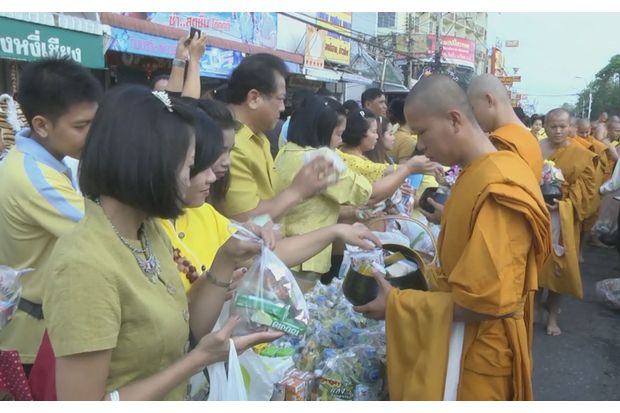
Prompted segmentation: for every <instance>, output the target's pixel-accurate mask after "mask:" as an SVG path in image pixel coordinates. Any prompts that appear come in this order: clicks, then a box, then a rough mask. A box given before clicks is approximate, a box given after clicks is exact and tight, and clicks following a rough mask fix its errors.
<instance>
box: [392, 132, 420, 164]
mask: <svg viewBox="0 0 620 413" xmlns="http://www.w3.org/2000/svg"><path fill="white" fill-rule="evenodd" d="M417 144H418V135H415V134H413V133H411V131H410V130H409V128H407V126H400V127H399V128H398V129H397V130H396V132H395V133H394V147H393V148H392V149H391V150H390V151H388V155H390V157H391V158H392V159H394V162H400V160H401V159H403V158H411V157H412V156H413V152H415V147H416V145H417Z"/></svg>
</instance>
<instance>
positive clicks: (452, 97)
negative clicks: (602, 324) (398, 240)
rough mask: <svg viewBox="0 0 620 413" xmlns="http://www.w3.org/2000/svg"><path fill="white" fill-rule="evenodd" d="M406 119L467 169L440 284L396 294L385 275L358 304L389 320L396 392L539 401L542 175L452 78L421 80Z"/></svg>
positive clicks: (455, 194)
mask: <svg viewBox="0 0 620 413" xmlns="http://www.w3.org/2000/svg"><path fill="white" fill-rule="evenodd" d="M405 115H406V118H407V122H408V125H409V127H410V128H411V129H412V130H413V131H415V132H416V133H417V134H418V137H419V139H420V142H422V144H423V146H424V147H425V154H426V155H427V156H428V157H430V158H431V159H434V160H436V161H438V162H440V163H442V164H444V165H460V166H462V168H463V170H462V172H461V174H460V176H459V178H458V181H457V182H456V184H455V185H454V186H453V188H452V194H451V195H450V198H449V199H448V201H447V204H446V208H445V211H444V215H443V217H442V222H441V234H440V237H439V245H438V254H439V261H440V263H441V268H440V269H437V271H436V273H435V274H434V275H432V276H430V277H429V279H428V283H429V287H430V291H416V290H399V289H395V288H392V287H391V286H390V284H389V283H388V282H387V281H386V280H385V278H383V277H382V276H381V275H380V274H379V273H376V274H375V279H376V280H377V282H378V283H379V284H380V289H379V294H378V296H377V298H376V299H375V300H373V301H371V302H370V303H368V304H366V305H364V306H360V307H356V308H355V309H356V311H359V312H361V313H363V314H365V315H366V316H367V317H370V318H377V319H383V318H385V320H386V339H387V375H388V384H389V394H390V398H391V399H393V400H442V399H447V400H452V399H459V400H531V399H532V397H533V396H532V383H531V368H532V364H531V362H532V361H531V340H530V337H529V336H528V331H530V330H529V326H528V324H530V323H531V321H530V320H531V318H530V312H531V306H530V305H529V303H528V297H530V296H531V295H532V292H533V291H534V290H535V289H536V287H537V273H538V270H539V268H540V267H541V266H542V264H543V262H544V260H545V258H546V256H547V255H548V254H549V250H550V231H551V229H550V223H549V213H548V211H547V208H546V207H545V204H544V201H543V198H542V194H541V192H540V187H539V182H538V180H537V179H536V178H535V177H534V174H533V173H531V171H530V167H529V166H528V165H527V164H526V163H525V162H524V161H523V159H521V158H520V157H519V156H517V155H516V154H514V153H512V152H509V151H497V150H496V149H495V147H494V146H493V145H492V144H491V142H490V141H489V139H488V137H487V136H486V134H485V133H484V132H483V131H482V130H481V129H480V126H479V125H478V123H477V121H476V118H475V116H474V114H473V112H472V110H471V107H470V106H469V104H468V101H467V96H466V95H465V93H463V91H462V90H461V89H460V87H459V86H458V84H457V83H456V82H454V81H453V80H452V79H450V78H449V77H446V76H442V75H432V76H430V77H426V78H424V79H422V80H420V81H419V82H418V83H416V85H415V86H414V87H413V89H412V90H411V92H410V93H409V96H408V97H407V101H406V104H405ZM459 331H461V332H462V333H463V334H462V335H461V337H462V341H460V343H461V344H460V345H459V342H458V341H457V340H453V339H454V338H455V337H458V335H459V334H458V332H459ZM453 344H455V345H453ZM455 355H456V356H455ZM455 360H456V363H455Z"/></svg>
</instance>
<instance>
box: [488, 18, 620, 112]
mask: <svg viewBox="0 0 620 413" xmlns="http://www.w3.org/2000/svg"><path fill="white" fill-rule="evenodd" d="M619 26H620V13H619V12H607V13H586V12H577V13H557V12H555V13H536V12H532V13H509V12H502V13H489V20H488V28H487V39H488V44H489V46H492V45H494V44H495V42H496V40H497V39H499V40H501V41H502V43H504V41H506V40H519V47H516V48H506V47H502V51H503V53H504V57H505V66H506V71H507V72H508V73H509V74H510V75H512V74H513V71H512V68H514V67H516V68H519V71H518V73H517V74H518V75H521V79H522V80H521V83H515V84H514V86H513V88H512V90H514V91H518V92H519V93H523V94H527V95H528V102H530V103H534V104H535V108H536V113H545V112H547V111H548V110H550V109H553V108H555V107H558V106H561V105H562V103H564V102H568V103H573V104H574V103H576V101H577V96H570V94H573V95H574V94H576V93H578V92H579V91H581V90H583V89H584V88H585V84H586V83H589V82H590V81H591V80H593V79H594V76H595V75H596V73H597V72H598V71H599V70H600V69H602V68H603V67H604V66H605V65H607V63H609V60H610V58H611V57H612V56H613V55H615V54H620V36H618V34H619V33H620V31H619V30H618V27H619ZM577 76H580V77H582V78H584V79H585V81H584V80H582V79H577V78H576V77H577ZM553 95H568V96H553Z"/></svg>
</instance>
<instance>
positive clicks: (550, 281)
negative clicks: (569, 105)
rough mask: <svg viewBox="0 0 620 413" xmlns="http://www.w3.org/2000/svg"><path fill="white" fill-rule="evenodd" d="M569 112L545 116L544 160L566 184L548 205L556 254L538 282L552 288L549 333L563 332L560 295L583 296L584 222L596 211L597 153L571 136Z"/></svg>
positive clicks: (545, 267)
mask: <svg viewBox="0 0 620 413" xmlns="http://www.w3.org/2000/svg"><path fill="white" fill-rule="evenodd" d="M569 127H570V114H569V113H568V112H567V111H566V110H564V109H559V108H558V109H553V110H552V111H550V112H549V113H548V114H547V116H546V117H545V130H546V131H547V136H548V138H547V139H544V140H542V141H540V148H541V150H542V153H543V156H544V158H545V159H549V160H551V161H553V162H555V166H556V167H557V168H559V169H560V170H561V171H562V174H563V175H564V179H565V184H564V187H563V188H562V192H563V195H564V196H563V199H562V200H561V201H556V204H555V205H547V207H548V208H549V211H551V215H552V224H553V227H554V228H553V230H554V231H553V235H554V239H553V253H552V254H551V256H550V257H549V259H548V260H547V262H546V263H545V266H544V268H543V270H542V272H541V273H540V280H539V281H540V283H539V285H540V286H541V287H543V288H547V289H549V298H548V301H547V308H548V310H549V319H548V321H547V334H548V335H552V336H557V335H560V334H561V333H562V331H561V330H560V327H559V326H558V313H559V309H560V297H561V295H567V294H568V295H572V296H574V297H577V298H579V299H581V298H583V289H582V286H581V273H580V270H579V262H578V256H577V254H578V251H579V235H580V233H581V228H582V224H583V221H584V220H585V219H586V218H587V217H589V216H590V215H592V213H593V211H595V210H596V207H597V204H596V199H597V197H598V196H597V191H598V186H597V185H596V167H595V159H594V158H596V155H595V154H594V153H592V152H590V151H589V150H587V149H585V148H584V147H583V146H581V145H579V144H577V143H575V142H571V141H570V140H569V138H568V133H569Z"/></svg>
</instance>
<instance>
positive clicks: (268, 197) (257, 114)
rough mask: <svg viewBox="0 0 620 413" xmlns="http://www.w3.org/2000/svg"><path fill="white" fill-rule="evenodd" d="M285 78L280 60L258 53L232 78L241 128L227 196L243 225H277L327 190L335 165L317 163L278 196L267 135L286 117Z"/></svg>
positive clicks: (229, 209)
mask: <svg viewBox="0 0 620 413" xmlns="http://www.w3.org/2000/svg"><path fill="white" fill-rule="evenodd" d="M286 75H287V69H286V65H285V64H284V62H283V61H282V60H281V59H280V58H278V57H276V56H273V55H270V54H267V53H259V54H255V55H252V56H249V57H247V58H245V59H244V60H243V61H242V62H241V64H239V66H237V68H236V69H235V70H234V71H233V73H232V75H231V76H230V79H229V85H228V90H229V92H230V93H229V103H230V107H231V110H232V112H233V114H234V116H235V118H236V120H237V122H238V125H237V130H236V135H235V146H234V147H233V150H232V153H231V161H232V164H231V169H230V189H229V190H228V193H227V194H226V205H225V212H226V214H225V215H226V216H228V218H231V219H235V220H238V221H245V220H247V219H249V218H251V217H253V216H258V215H262V214H269V215H270V216H271V218H272V219H274V220H277V219H278V218H280V217H281V216H282V215H283V214H284V213H285V212H286V210H287V209H289V208H290V207H292V206H294V205H297V204H299V203H300V202H303V201H304V200H305V199H308V198H310V197H312V196H314V195H316V194H318V193H319V192H320V191H322V190H323V189H324V188H325V187H326V186H327V184H328V183H327V179H326V178H327V177H328V176H329V174H330V173H331V169H332V167H331V163H329V162H328V161H326V160H325V159H323V158H317V159H316V160H315V161H314V162H312V163H309V164H308V165H305V166H304V167H303V168H302V169H301V170H300V171H299V173H298V174H297V176H296V177H295V179H294V180H293V183H292V184H291V185H290V186H289V187H288V188H287V189H286V190H284V191H282V192H280V193H279V194H277V195H276V193H275V191H274V188H273V180H274V163H273V157H272V156H271V149H270V144H269V140H268V139H267V137H266V136H265V131H269V130H272V129H273V128H274V127H275V125H276V123H277V122H278V120H279V119H280V113H281V112H282V111H284V99H285V98H286V84H285V76H286Z"/></svg>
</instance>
